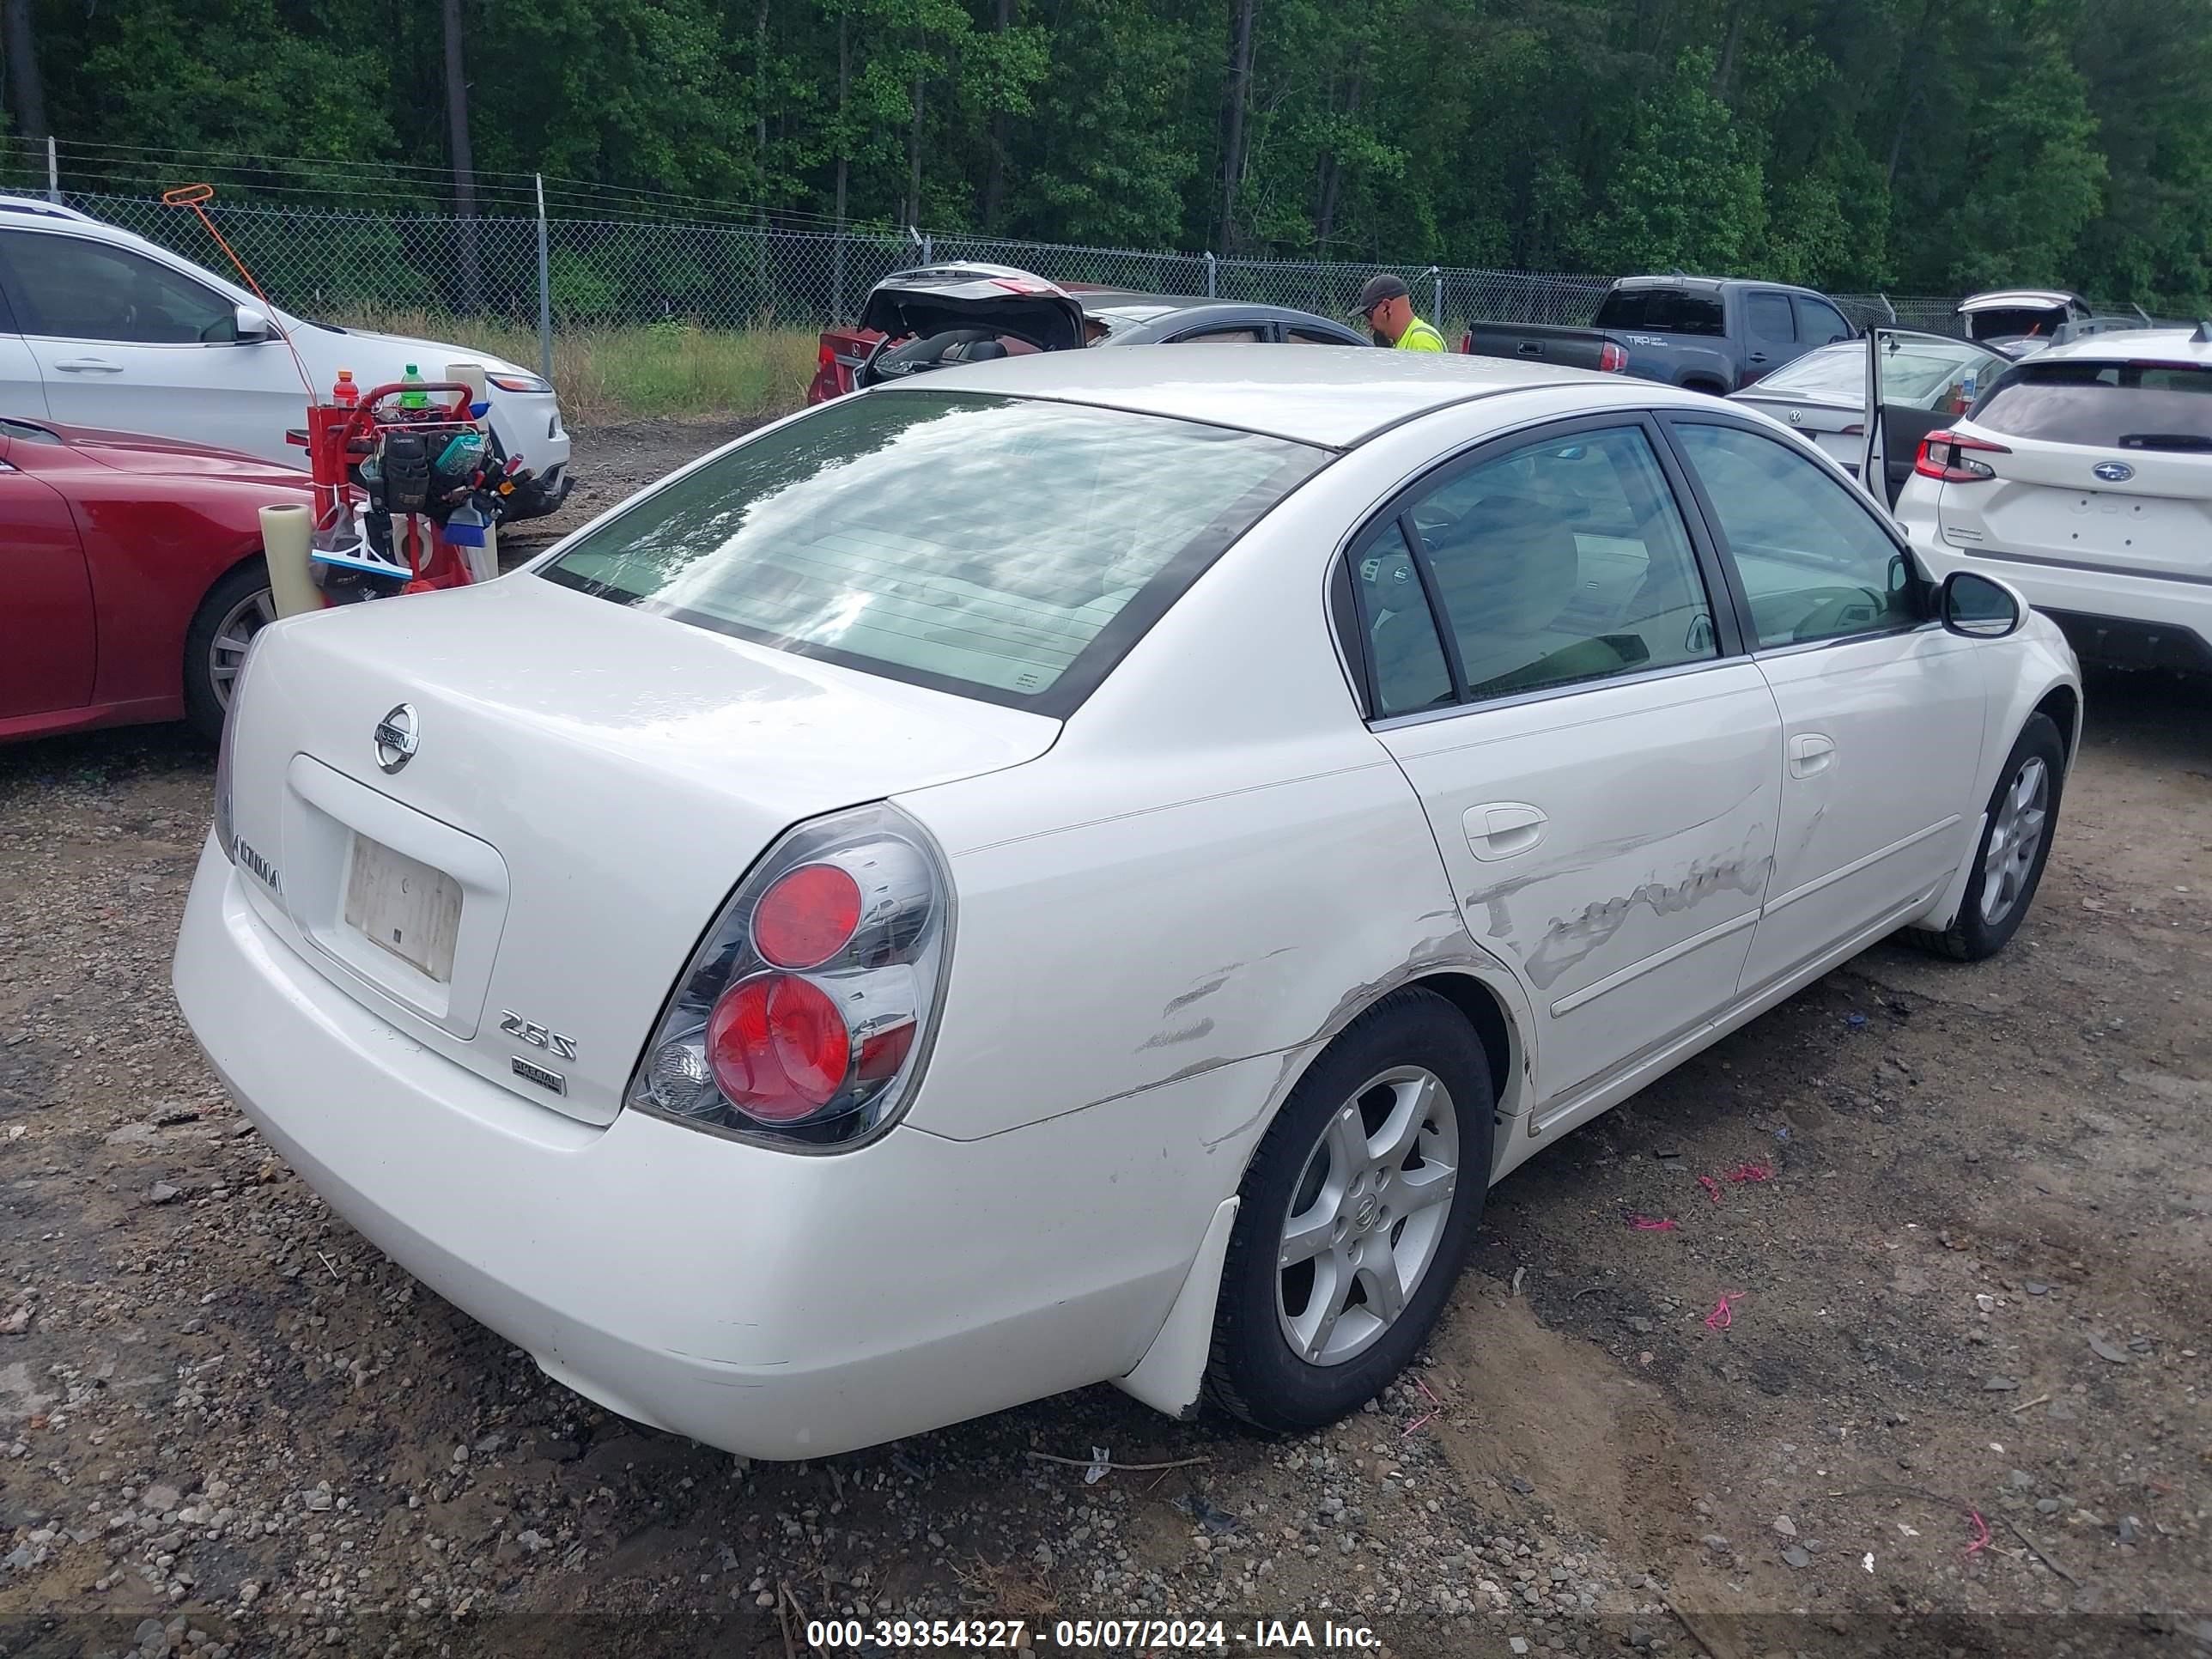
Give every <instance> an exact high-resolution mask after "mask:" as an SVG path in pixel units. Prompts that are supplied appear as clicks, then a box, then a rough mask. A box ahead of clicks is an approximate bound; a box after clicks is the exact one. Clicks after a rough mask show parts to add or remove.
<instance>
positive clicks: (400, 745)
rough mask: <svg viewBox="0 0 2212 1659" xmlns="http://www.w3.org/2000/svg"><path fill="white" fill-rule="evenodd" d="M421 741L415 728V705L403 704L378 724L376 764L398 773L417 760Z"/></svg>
mask: <svg viewBox="0 0 2212 1659" xmlns="http://www.w3.org/2000/svg"><path fill="white" fill-rule="evenodd" d="M420 741H421V739H420V738H419V737H418V736H417V734H416V728H415V705H414V704H413V703H411V702H403V703H401V704H400V705H399V706H398V708H395V709H393V710H392V712H391V713H390V714H386V716H385V717H384V718H383V719H382V720H379V721H377V723H376V763H377V764H378V765H379V766H380V767H382V768H383V769H385V770H386V771H387V772H397V771H398V769H400V768H401V767H403V766H404V765H406V764H407V763H408V762H409V761H411V760H413V759H414V758H415V749H416V744H417V743H419V742H420Z"/></svg>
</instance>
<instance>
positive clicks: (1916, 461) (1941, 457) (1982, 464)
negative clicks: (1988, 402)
mask: <svg viewBox="0 0 2212 1659" xmlns="http://www.w3.org/2000/svg"><path fill="white" fill-rule="evenodd" d="M1977 450H1978V451H1980V452H1981V453H1983V454H1985V455H2009V454H2011V453H2012V451H2011V450H2009V449H2008V448H2006V447H2004V445H2002V444H1993V443H1987V442H1984V441H1983V440H1981V439H1979V438H1962V437H1960V435H1958V434H1957V433H1955V432H1931V433H1929V435H1927V436H1926V437H1924V438H1923V439H1922V440H1921V441H1920V453H1918V454H1917V455H1916V456H1914V457H1913V459H1912V470H1913V471H1915V472H1917V473H1918V474H1919V475H1920V476H1921V477H1923V478H1941V479H1942V481H1943V482H1944V483H1984V482H1985V481H1986V480H1988V479H1990V478H1994V477H1996V476H1997V474H1996V468H1995V467H1993V466H1991V465H1990V464H1989V463H1988V462H1987V461H1978V460H1976V459H1974V452H1976V451H1977Z"/></svg>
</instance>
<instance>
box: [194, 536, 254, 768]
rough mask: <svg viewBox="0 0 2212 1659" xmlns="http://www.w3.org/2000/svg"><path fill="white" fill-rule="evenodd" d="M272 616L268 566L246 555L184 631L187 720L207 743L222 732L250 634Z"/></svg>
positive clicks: (208, 596) (216, 738) (213, 592)
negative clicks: (245, 559) (231, 690)
mask: <svg viewBox="0 0 2212 1659" xmlns="http://www.w3.org/2000/svg"><path fill="white" fill-rule="evenodd" d="M274 621H276V598H275V596H274V595H273V594H272V593H271V592H270V590H269V567H268V566H267V565H266V564H264V563H263V562H262V561H261V559H260V557H259V556H258V555H257V556H255V557H253V558H251V559H248V560H247V561H246V562H245V563H244V564H241V565H240V566H239V567H238V568H236V569H235V570H233V571H231V572H229V573H228V574H226V575H224V576H223V577H222V580H219V581H217V582H216V585H215V586H213V587H210V589H208V592H207V597H206V598H205V599H202V600H201V601H200V608H199V609H198V611H196V612H194V613H193V616H192V625H191V627H190V628H188V629H185V720H186V721H187V722H188V723H189V724H190V725H191V728H192V730H193V731H195V732H198V733H199V734H200V736H202V737H204V738H206V739H207V740H208V741H209V742H210V743H215V742H217V741H219V740H220V739H221V738H222V722H223V719H224V717H225V716H226V715H227V714H229V712H230V689H231V687H232V685H234V684H235V683H236V682H237V679H238V671H239V670H240V668H242V667H243V666H245V664H246V647H247V646H248V645H250V644H251V643H252V640H253V636H254V635H256V634H258V633H259V632H260V631H261V630H262V629H264V628H265V627H267V626H268V625H269V624H270V623H272V622H274Z"/></svg>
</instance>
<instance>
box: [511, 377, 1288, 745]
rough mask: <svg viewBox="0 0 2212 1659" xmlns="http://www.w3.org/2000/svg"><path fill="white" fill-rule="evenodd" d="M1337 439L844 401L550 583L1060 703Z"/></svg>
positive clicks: (944, 397)
mask: <svg viewBox="0 0 2212 1659" xmlns="http://www.w3.org/2000/svg"><path fill="white" fill-rule="evenodd" d="M1326 459H1328V457H1327V454H1326V453H1325V452H1323V451H1321V450H1317V449H1313V448H1310V447H1306V446H1304V445H1302V444H1295V443H1291V442H1289V441H1285V440H1283V439H1279V438H1267V437H1261V436H1258V435H1255V434H1252V433H1248V432H1234V431H1230V430H1227V429H1225V428H1220V427H1211V426H1200V425H1197V424H1195V423H1194V422H1188V421H1177V420H1169V419H1165V418H1163V417H1161V416H1149V415H1133V414H1127V413H1123V412H1121V411H1119V410H1103V409H1091V408H1085V407H1082V406H1079V405H1075V404H1055V403H1042V402H1031V401H1027V400H1022V399H1015V398H996V397H987V396H981V395H978V394H975V393H966V392H930V391H926V390H914V391H906V390H901V391H896V392H866V393H863V394H860V395H859V396H854V397H848V398H839V399H837V400H836V402H834V403H830V404H824V405H823V407H822V408H821V409H820V410H817V411H816V412H815V413H813V414H811V415H808V416H805V417H803V418H801V419H799V420H796V421H793V422H788V423H787V424H785V425H783V426H781V427H779V428H776V429H775V430H774V431H772V432H769V433H767V434H765V435H763V436H761V437H760V438H757V439H756V440H754V441H751V442H750V443H746V444H742V445H740V446H739V447H737V448H736V449H733V450H732V451H730V452H729V453H727V454H725V455H722V456H720V457H718V458H717V459H714V460H712V461H709V462H708V463H707V464H706V465H703V466H702V467H700V468H699V469H698V470H697V471H695V472H691V473H690V474H688V475H686V476H684V477H681V478H678V479H677V480H675V481H674V482H672V483H669V484H667V485H665V486H664V487H663V488H660V489H656V490H653V492H651V493H650V494H648V495H641V496H640V497H639V498H638V499H637V500H636V501H635V502H633V503H632V504H631V505H630V506H629V507H626V508H624V509H623V512H622V513H620V514H618V515H617V517H615V518H613V519H611V520H608V521H607V522H606V523H605V524H603V525H601V526H599V527H598V528H597V529H595V530H592V531H588V532H586V533H585V534H584V535H583V536H582V537H581V538H579V539H578V540H577V541H575V542H574V543H573V544H571V545H570V546H569V547H568V550H567V551H565V552H563V553H562V555H561V556H559V557H558V558H556V559H555V560H554V561H553V562H551V563H550V564H549V565H546V566H545V567H544V568H543V569H542V570H541V572H540V573H539V574H543V575H544V576H546V577H547V578H549V579H550V580H554V581H556V582H560V583H562V584H563V585H564V586H570V587H575V588H580V589H581V590H583V591H584V592H590V593H594V594H597V595H599V596H601V597H603V598H605V599H613V600H615V601H617V603H620V604H623V605H636V606H639V607H640V608H641V609H645V610H649V611H654V612H657V613H659V614H660V615H664V616H671V617H677V618H678V619H679V620H681V621H684V622H687V623H692V624H694V625H696V626H697V627H701V628H709V629H715V630H716V631H718V632H721V633H726V634H733V635H737V636H738V637H739V638H741V639H747V640H752V641H757V642H758V643H761V644H764V645H771V646H775V647H778V648H780V649H781V650H785V651H791V652H794V653H799V654H800V655H803V656H811V657H822V658H825V659H829V660H830V661H833V662H839V663H843V664H845V665H848V666H851V667H856V668H862V669H866V670H869V671H872V672H876V673H881V674H884V675H887V676H889V677H890V678H896V679H902V680H908V681H910V682H913V683H915V684H922V685H929V686H934V687H937V688H938V689H939V690H948V691H957V692H959V693H962V694H963V695H966V696H975V697H980V698H982V699H984V700H986V701H988V702H999V703H1005V704H1007V705H1008V706H1010V707H1013V708H1029V709H1034V710H1036V712H1038V713H1041V714H1054V715H1060V714H1066V713H1068V712H1069V711H1071V710H1072V709H1073V708H1075V707H1076V705H1077V704H1079V703H1080V702H1082V700H1083V698H1084V697H1085V696H1087V695H1088V694H1089V693H1090V691H1091V690H1092V688H1094V687H1095V686H1096V685H1097V684H1098V682H1099V681H1100V680H1102V679H1103V678H1105V676H1106V674H1107V672H1108V671H1109V670H1110V669H1111V668H1112V667H1113V665H1115V663H1116V662H1118V661H1120V660H1121V657H1122V655H1123V654H1124V653H1126V652H1127V650H1128V648H1129V647H1130V646H1132V645H1133V644H1134V643H1135V642H1136V641H1138V640H1139V639H1140V638H1142V637H1143V635H1144V634H1145V631H1146V629H1148V628H1150V627H1151V626H1152V623H1154V622H1156V621H1158V619H1159V617H1161V616H1162V615H1163V614H1164V612H1165V611H1166V610H1167V608H1168V607H1169V606H1170V605H1172V604H1173V603H1174V602H1175V600H1176V598H1178V597H1179V596H1180V595H1181V594H1182V592H1183V590H1184V589H1185V588H1187V587H1188V586H1189V585H1190V583H1191V582H1192V581H1193V580H1194V579H1195V578H1196V577H1197V576H1198V574H1199V573H1200V572H1201V571H1203V570H1204V569H1205V568H1206V566H1207V565H1209V564H1211V563H1212V562H1213V561H1214V559H1215V558H1216V557H1218V556H1219V555H1220V553H1221V552H1222V550H1224V549H1225V548H1226V547H1227V546H1228V545H1229V544H1231V542H1232V541H1234V540H1235V539H1236V538H1237V537H1238V536H1239V535H1241V534H1242V533H1243V532H1244V531H1245V530H1246V529H1247V528H1249V526H1251V525H1252V524H1253V523H1254V522H1255V520H1257V519H1259V517H1260V516H1261V514H1262V513H1266V512H1267V510H1268V508H1270V507H1273V506H1274V504H1275V503H1276V502H1277V501H1280V500H1281V499H1282V498H1283V497H1284V495H1286V494H1288V493H1289V492H1290V491H1291V489H1294V488H1296V487H1297V484H1298V483H1301V482H1302V481H1303V480H1304V479H1305V478H1307V477H1310V476H1311V474H1312V473H1313V472H1314V471H1316V469H1317V468H1318V467H1320V466H1321V465H1322V463H1323V462H1324V461H1325V460H1326Z"/></svg>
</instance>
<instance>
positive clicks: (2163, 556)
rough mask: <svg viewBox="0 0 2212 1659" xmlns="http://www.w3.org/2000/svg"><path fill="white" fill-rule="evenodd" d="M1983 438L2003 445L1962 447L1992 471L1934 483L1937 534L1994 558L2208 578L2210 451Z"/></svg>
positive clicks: (2211, 572) (2211, 556)
mask: <svg viewBox="0 0 2212 1659" xmlns="http://www.w3.org/2000/svg"><path fill="white" fill-rule="evenodd" d="M1954 429H1958V428H1954ZM1960 435H1961V436H1970V435H1972V428H1966V429H1965V430H1962V431H1961V433H1960ZM1983 441H1987V442H1994V443H2001V444H2002V445H2003V446H2005V448H2004V450H2003V451H2002V452H1998V451H1985V450H1974V451H1972V452H1970V453H1971V454H1972V457H1973V459H1976V460H1978V461H1980V462H1982V463H1983V464H1984V465H1987V466H1988V467H1989V468H1990V471H1992V472H1993V473H1994V474H1995V475H1996V476H1995V477H1991V478H1989V479H1986V480H1982V481H1979V482H1976V483H1946V484H1945V485H1944V486H1943V491H1942V496H1941V497H1940V498H1939V500H1938V502H1937V506H1936V518H1937V523H1938V526H1939V527H1940V529H1941V531H1942V535H1943V538H1944V539H1945V540H1947V541H1948V542H1950V543H1952V544H1954V545H1957V546H1961V547H1972V548H1984V549H1987V550H1988V551H1989V552H1990V554H1991V555H1992V556H1997V557H2002V556H2004V555H2006V554H2008V553H2009V554H2017V555H2021V556H2025V557H2027V558H2031V559H2041V560H2050V561H2054V562H2060V563H2064V564H2075V565H2088V566H2093V567H2096V568H2107V569H2112V570H2122V571H2132V572H2136V573H2138V574H2146V575H2153V576H2192V577H2196V578H2198V579H2200V580H2201V579H2203V578H2205V577H2207V576H2212V453H2188V452H2172V451H2162V450H2153V449H2143V448H2136V447H2125V448H2123V447H2118V446H2117V445H2115V446H2112V447H2104V446H2090V445H2081V444H2062V443H2051V442H2045V441H2039V440H2036V439H2031V438H2021V437H2007V436H2003V435H1998V434H1990V435H1988V436H1987V437H1986V438H1984V440H1983Z"/></svg>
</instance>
